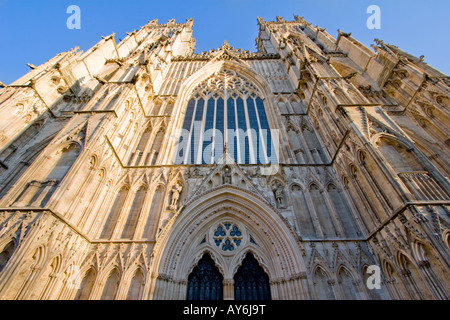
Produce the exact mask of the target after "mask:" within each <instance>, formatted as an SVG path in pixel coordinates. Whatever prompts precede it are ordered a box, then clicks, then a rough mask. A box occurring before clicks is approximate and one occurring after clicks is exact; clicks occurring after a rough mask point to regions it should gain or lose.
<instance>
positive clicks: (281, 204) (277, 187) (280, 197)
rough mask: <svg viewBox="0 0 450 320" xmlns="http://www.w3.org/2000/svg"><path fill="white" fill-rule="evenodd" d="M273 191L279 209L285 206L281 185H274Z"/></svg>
mask: <svg viewBox="0 0 450 320" xmlns="http://www.w3.org/2000/svg"><path fill="white" fill-rule="evenodd" d="M273 193H274V194H275V199H276V200H277V207H278V208H280V209H283V208H285V204H284V189H283V186H282V185H280V184H277V185H275V189H274V190H273Z"/></svg>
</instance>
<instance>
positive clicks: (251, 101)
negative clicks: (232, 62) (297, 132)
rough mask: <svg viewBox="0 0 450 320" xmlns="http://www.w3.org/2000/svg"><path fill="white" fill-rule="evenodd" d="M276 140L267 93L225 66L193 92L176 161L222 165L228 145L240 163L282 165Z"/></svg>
mask: <svg viewBox="0 0 450 320" xmlns="http://www.w3.org/2000/svg"><path fill="white" fill-rule="evenodd" d="M273 138H274V133H273V132H272V131H271V129H270V127H269V122H268V120H267V115H266V111H265V108H264V101H263V99H262V94H261V92H260V91H259V90H258V89H257V88H256V87H255V86H254V85H252V84H251V83H248V82H246V81H245V80H244V79H242V78H240V77H239V76H238V75H237V74H236V73H234V72H231V71H227V70H224V71H221V72H219V73H218V74H216V75H213V76H212V77H210V78H208V79H207V80H205V81H203V82H202V83H201V84H200V85H198V86H197V88H196V89H194V91H193V93H192V94H191V98H190V100H189V102H188V105H187V108H186V112H185V116H184V122H183V125H182V130H181V133H180V137H179V140H178V145H177V149H176V152H175V156H174V163H175V164H213V163H217V161H218V160H219V159H221V158H222V156H223V152H224V147H225V143H226V144H227V146H228V152H229V154H230V156H231V157H232V158H233V159H234V160H235V161H236V162H237V163H239V164H269V163H277V159H278V157H277V154H276V151H277V150H275V144H274V143H273Z"/></svg>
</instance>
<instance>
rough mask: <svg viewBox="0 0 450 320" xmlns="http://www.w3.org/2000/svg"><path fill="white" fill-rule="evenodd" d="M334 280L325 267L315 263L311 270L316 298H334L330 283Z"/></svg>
mask: <svg viewBox="0 0 450 320" xmlns="http://www.w3.org/2000/svg"><path fill="white" fill-rule="evenodd" d="M333 283H334V282H333V281H332V279H331V278H330V275H329V273H328V272H327V271H325V268H324V267H322V266H321V265H317V266H316V267H315V269H314V271H313V284H314V292H315V295H316V298H317V299H319V300H335V299H336V297H335V294H334V291H333V287H332V284H333Z"/></svg>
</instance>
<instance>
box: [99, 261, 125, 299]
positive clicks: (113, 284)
mask: <svg viewBox="0 0 450 320" xmlns="http://www.w3.org/2000/svg"><path fill="white" fill-rule="evenodd" d="M119 281H120V273H119V270H118V269H117V268H116V267H114V268H112V269H111V271H110V272H109V274H108V277H107V278H106V282H105V285H104V287H103V291H102V295H101V297H100V300H114V299H115V298H116V295H117V289H118V288H119Z"/></svg>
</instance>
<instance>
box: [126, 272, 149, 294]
mask: <svg viewBox="0 0 450 320" xmlns="http://www.w3.org/2000/svg"><path fill="white" fill-rule="evenodd" d="M144 284H145V277H144V272H143V271H142V269H141V268H140V267H137V268H136V270H135V272H134V275H133V277H132V278H131V281H130V286H129V287H128V293H127V297H126V300H139V299H141V297H142V295H143V290H144Z"/></svg>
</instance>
